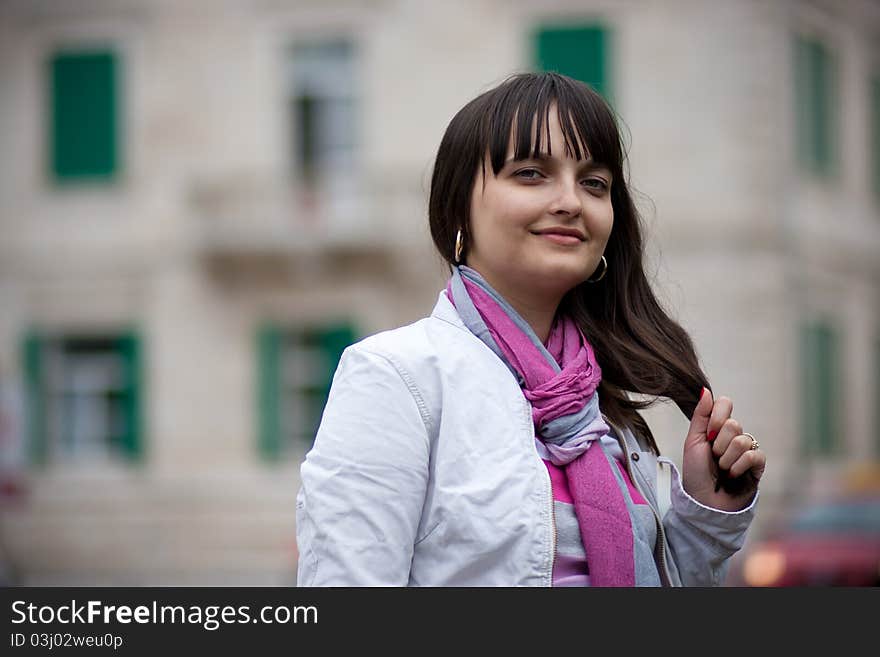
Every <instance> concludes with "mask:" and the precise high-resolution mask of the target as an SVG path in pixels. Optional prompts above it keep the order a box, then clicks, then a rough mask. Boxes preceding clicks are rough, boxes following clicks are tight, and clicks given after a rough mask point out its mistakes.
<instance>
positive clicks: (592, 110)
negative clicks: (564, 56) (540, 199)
mask: <svg viewBox="0 0 880 657" xmlns="http://www.w3.org/2000/svg"><path fill="white" fill-rule="evenodd" d="M492 100H493V101H494V102H492V106H491V107H490V108H487V109H488V110H489V111H488V112H487V114H488V115H489V116H490V120H489V121H488V126H487V127H488V130H487V132H488V134H487V136H486V140H485V141H486V142H487V143H486V145H485V148H484V152H485V150H486V149H488V151H489V159H490V161H491V163H492V170H493V173H494V174H495V175H498V172H499V171H500V170H501V169H502V167H503V166H504V162H505V160H506V158H507V149H508V146H509V145H510V142H511V140H513V158H514V159H515V160H525V159H528V158H532V157H536V156H538V155H539V154H540V153H548V154H552V152H551V146H550V123H549V119H548V117H549V114H550V110H551V109H552V106H553V105H554V104H555V105H556V111H557V114H558V118H559V124H560V127H561V129H562V134H563V138H564V140H565V148H566V152H565V155H570V156H571V157H574V158H575V159H576V160H581V159H591V160H592V161H593V162H595V163H596V164H601V165H603V166H606V167H608V168H609V169H610V170H611V172H612V174H613V175H614V177H615V178H617V177H618V175H619V172H620V170H621V166H622V161H621V160H622V157H621V147H620V141H619V136H618V132H617V126H616V123H615V119H614V116H613V115H612V114H611V113H610V112H609V110H608V107H607V105H606V104H605V102H604V101H603V100H602V99H601V97H600V96H598V94H596V92H594V91H592V90H591V89H589V87H587V86H586V85H585V84H583V83H581V82H578V81H576V80H571V79H570V78H565V77H563V76H559V75H555V74H552V73H551V74H546V75H544V76H541V77H539V78H535V77H521V78H518V79H514V80H513V81H512V82H511V84H510V85H509V86H508V87H507V88H506V89H505V90H504V93H500V94H497V95H496V96H495V97H494V98H493V99H492ZM484 173H485V170H484Z"/></svg>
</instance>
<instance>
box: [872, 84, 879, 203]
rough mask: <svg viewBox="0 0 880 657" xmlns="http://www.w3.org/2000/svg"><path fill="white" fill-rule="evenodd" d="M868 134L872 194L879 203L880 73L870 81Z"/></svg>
mask: <svg viewBox="0 0 880 657" xmlns="http://www.w3.org/2000/svg"><path fill="white" fill-rule="evenodd" d="M869 93H870V103H871V108H870V117H871V119H870V120H871V125H870V128H869V130H870V134H871V142H870V148H871V177H872V179H873V183H874V194H875V196H876V198H877V199H878V201H880V73H878V74H876V75H874V76H872V77H871V81H870V89H869Z"/></svg>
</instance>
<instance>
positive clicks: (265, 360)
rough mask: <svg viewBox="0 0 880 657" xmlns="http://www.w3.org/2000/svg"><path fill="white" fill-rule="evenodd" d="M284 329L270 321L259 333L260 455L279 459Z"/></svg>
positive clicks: (258, 414) (258, 408) (258, 400)
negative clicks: (281, 329) (282, 333)
mask: <svg viewBox="0 0 880 657" xmlns="http://www.w3.org/2000/svg"><path fill="white" fill-rule="evenodd" d="M281 341H282V336H281V331H280V330H279V329H278V327H277V326H274V325H271V324H267V325H265V326H263V327H261V328H260V329H259V331H258V332H257V377H258V381H257V391H258V392H257V395H258V399H257V418H258V423H259V426H258V429H257V431H258V436H259V443H258V445H259V452H260V456H261V457H262V458H263V459H265V460H267V461H275V460H277V459H278V456H279V454H280V451H281Z"/></svg>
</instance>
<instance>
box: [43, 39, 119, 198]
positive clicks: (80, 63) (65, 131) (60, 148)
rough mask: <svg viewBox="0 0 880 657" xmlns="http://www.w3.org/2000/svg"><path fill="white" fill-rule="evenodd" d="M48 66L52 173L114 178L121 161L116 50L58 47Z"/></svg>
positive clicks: (59, 178)
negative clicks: (62, 50) (70, 50)
mask: <svg viewBox="0 0 880 657" xmlns="http://www.w3.org/2000/svg"><path fill="white" fill-rule="evenodd" d="M49 68H50V97H51V122H52V123H51V128H50V135H49V144H50V158H51V174H52V176H53V178H54V179H55V180H56V181H59V182H66V181H72V180H83V179H109V178H112V177H113V176H114V175H115V174H116V169H117V163H118V148H117V118H118V107H117V82H118V80H117V66H116V57H115V55H114V54H113V53H110V52H89V53H86V52H74V53H56V54H55V55H53V56H52V57H51V60H50V64H49Z"/></svg>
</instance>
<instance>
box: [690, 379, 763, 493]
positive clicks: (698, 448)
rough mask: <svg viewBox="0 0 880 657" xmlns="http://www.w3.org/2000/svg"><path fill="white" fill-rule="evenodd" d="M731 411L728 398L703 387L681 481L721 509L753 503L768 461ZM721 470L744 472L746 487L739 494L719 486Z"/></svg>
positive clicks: (732, 472) (691, 428) (733, 474)
mask: <svg viewBox="0 0 880 657" xmlns="http://www.w3.org/2000/svg"><path fill="white" fill-rule="evenodd" d="M732 412H733V402H732V401H731V400H730V399H729V398H727V397H719V398H718V400H717V401H713V399H712V393H711V391H709V390H708V389H706V388H704V389H703V393H702V396H701V397H700V401H699V402H697V407H696V408H695V409H694V415H693V418H692V419H691V426H690V428H689V429H688V435H687V438H685V440H684V457H683V459H682V485H683V486H684V489H685V491H687V493H688V495H690V496H691V497H693V498H694V499H695V500H697V501H698V502H700V503H701V504H704V505H706V506H708V507H711V508H713V509H720V510H722V511H739V510H740V509H744V508H745V507H747V506H748V505H749V504H751V502H752V499H753V498H754V496H755V492H756V491H757V489H758V481H759V480H760V479H761V476H762V475H763V474H764V466H765V464H766V462H767V457H766V455H765V454H764V452H763V451H761V450H760V449H751V446H752V439H751V438H750V437H749V436H744V435H742V425H740V423H739V422H737V421H736V420H734V419H733V418H732V417H730V414H731V413H732ZM710 436H711V437H712V439H711V440H710V438H709V437H710ZM721 470H727V471H728V474H729V476H730V477H732V478H737V477H742V476H745V477H746V479H747V481H746V485H745V486H743V490H742V491H740V492H739V493H738V494H736V495H731V494H729V493H727V492H726V491H725V490H724V489H721V490H716V488H717V487H716V482H717V481H718V477H719V476H720V474H721Z"/></svg>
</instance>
